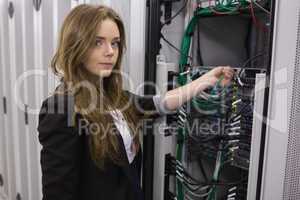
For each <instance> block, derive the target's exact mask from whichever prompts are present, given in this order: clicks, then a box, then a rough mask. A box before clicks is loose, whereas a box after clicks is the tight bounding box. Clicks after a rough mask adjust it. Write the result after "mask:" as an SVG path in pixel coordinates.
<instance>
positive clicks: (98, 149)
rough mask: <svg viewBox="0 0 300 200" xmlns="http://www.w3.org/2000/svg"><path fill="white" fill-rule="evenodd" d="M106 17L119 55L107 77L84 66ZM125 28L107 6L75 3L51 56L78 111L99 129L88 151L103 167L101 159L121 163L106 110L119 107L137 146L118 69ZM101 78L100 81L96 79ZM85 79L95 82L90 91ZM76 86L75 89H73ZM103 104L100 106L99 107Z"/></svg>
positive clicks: (133, 114)
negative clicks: (115, 31) (114, 31)
mask: <svg viewBox="0 0 300 200" xmlns="http://www.w3.org/2000/svg"><path fill="white" fill-rule="evenodd" d="M105 19H110V20H112V21H114V22H115V23H116V24H117V26H118V28H119V31H120V45H119V56H118V59H117V62H116V65H115V66H114V73H112V74H111V75H110V76H109V77H107V78H102V79H101V78H100V77H95V75H93V74H91V73H89V72H88V71H87V70H86V69H85V67H84V66H83V61H84V60H85V59H86V58H87V56H88V52H89V50H90V49H91V48H92V47H93V46H94V45H95V40H96V34H97V32H96V31H97V27H98V26H99V24H101V22H102V21H104V20H105ZM125 44H126V41H125V30H124V25H123V22H122V20H121V18H120V17H119V15H118V14H117V13H116V12H115V11H113V10H112V9H111V8H109V7H106V6H95V5H87V4H82V5H79V6H77V7H75V8H74V9H73V10H72V11H71V12H70V13H69V15H68V16H67V17H66V19H65V20H64V23H63V26H62V29H61V32H60V38H59V44H58V48H57V51H56V53H55V55H54V57H53V59H52V62H51V68H52V69H53V71H54V73H55V74H56V75H57V76H59V77H61V78H62V79H63V81H64V83H65V84H66V85H67V87H66V88H67V89H66V91H72V92H73V95H74V97H75V98H74V99H75V106H76V112H78V113H80V114H81V115H82V116H83V118H84V119H86V120H87V121H88V122H89V123H96V124H97V125H99V126H98V127H102V128H104V129H100V130H99V129H98V130H97V131H96V133H95V132H94V133H93V134H91V137H90V152H91V156H92V158H93V159H94V160H95V161H96V164H97V165H98V166H99V167H100V168H103V167H104V161H106V160H107V159H110V160H111V161H113V162H114V163H116V164H121V163H123V161H122V159H121V157H120V153H119V152H120V151H119V148H120V146H119V141H118V138H117V135H116V134H113V133H111V134H107V132H105V131H104V130H108V129H109V128H110V127H109V126H112V125H113V119H112V117H111V115H110V114H108V113H107V112H105V111H109V110H113V109H121V110H122V113H123V115H124V117H125V119H126V121H127V123H128V124H129V127H130V129H131V131H132V134H133V135H134V142H135V143H136V145H137V146H139V145H138V144H139V142H138V141H139V138H138V135H139V134H138V133H137V132H138V128H137V127H138V119H137V115H136V109H135V107H134V106H133V105H129V107H128V108H127V109H122V108H124V107H126V106H128V101H129V97H128V95H126V94H125V93H124V91H123V90H122V76H121V73H120V68H121V62H122V57H123V52H124V49H125ZM99 80H100V81H99ZM84 81H88V82H89V83H90V84H91V85H93V86H95V88H96V90H94V92H93V93H91V92H90V90H89V89H88V88H86V87H81V86H79V87H78V85H80V83H82V82H84ZM75 88H76V91H75ZM92 96H96V98H97V101H96V102H97V103H96V106H95V109H93V110H91V111H90V112H85V111H84V110H85V108H86V107H88V106H89V104H90V103H91V101H92ZM101 106H102V107H101Z"/></svg>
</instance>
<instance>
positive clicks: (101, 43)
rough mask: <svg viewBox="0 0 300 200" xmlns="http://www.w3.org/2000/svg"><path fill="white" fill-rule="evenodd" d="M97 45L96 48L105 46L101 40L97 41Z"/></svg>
mask: <svg viewBox="0 0 300 200" xmlns="http://www.w3.org/2000/svg"><path fill="white" fill-rule="evenodd" d="M95 45H96V46H102V45H103V41H101V40H96V43H95Z"/></svg>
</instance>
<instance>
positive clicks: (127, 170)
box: [114, 125, 143, 200]
mask: <svg viewBox="0 0 300 200" xmlns="http://www.w3.org/2000/svg"><path fill="white" fill-rule="evenodd" d="M114 126H115V125H114ZM116 130H117V133H116V134H117V137H118V140H119V144H120V145H119V148H120V155H121V159H122V160H124V161H125V164H123V165H122V166H121V168H122V171H123V173H124V174H125V175H126V177H127V178H128V179H129V181H130V183H131V184H132V187H133V189H134V191H135V193H136V196H137V199H138V200H142V199H143V194H142V191H141V188H140V184H139V178H138V176H137V173H135V172H134V171H133V169H131V167H130V164H129V161H128V158H127V153H126V150H125V146H124V142H123V138H122V136H121V134H120V132H119V130H118V129H116Z"/></svg>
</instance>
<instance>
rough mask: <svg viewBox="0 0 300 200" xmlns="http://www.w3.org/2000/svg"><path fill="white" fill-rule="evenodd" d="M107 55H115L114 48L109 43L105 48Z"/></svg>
mask: <svg viewBox="0 0 300 200" xmlns="http://www.w3.org/2000/svg"><path fill="white" fill-rule="evenodd" d="M105 55H106V56H113V55H114V49H113V47H112V45H111V44H107V45H106V48H105Z"/></svg>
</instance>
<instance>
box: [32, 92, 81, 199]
mask: <svg viewBox="0 0 300 200" xmlns="http://www.w3.org/2000/svg"><path fill="white" fill-rule="evenodd" d="M66 99H68V98H65V96H64V98H63V99H62V100H61V99H59V97H57V96H52V97H50V98H48V99H46V100H45V101H44V102H43V104H42V107H41V111H40V114H39V124H38V132H39V141H40V143H41V145H42V150H41V160H40V161H41V168H42V188H43V200H60V199H62V200H77V199H79V194H78V192H79V174H80V158H81V155H80V154H81V151H80V149H81V144H80V136H79V134H77V133H78V132H77V131H76V129H75V127H73V126H72V125H71V123H70V122H71V121H72V120H71V119H72V112H73V111H71V110H70V109H68V108H70V107H72V105H71V106H70V102H69V101H66ZM66 102H68V103H66Z"/></svg>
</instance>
